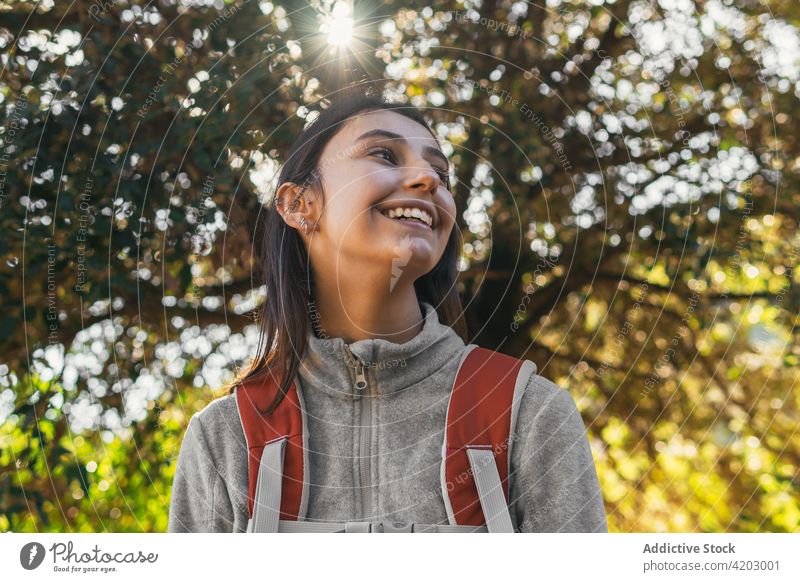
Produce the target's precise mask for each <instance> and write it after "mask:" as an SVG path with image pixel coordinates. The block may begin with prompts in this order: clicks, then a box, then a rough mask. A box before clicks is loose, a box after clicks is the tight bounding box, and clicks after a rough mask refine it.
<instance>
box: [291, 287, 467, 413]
mask: <svg viewBox="0 0 800 582" xmlns="http://www.w3.org/2000/svg"><path fill="white" fill-rule="evenodd" d="M420 309H421V310H422V314H423V317H424V320H423V327H422V331H421V332H420V333H418V334H417V335H416V336H415V337H413V338H411V339H410V340H409V341H407V342H405V343H402V344H396V343H394V342H391V341H388V340H385V339H363V340H358V341H355V342H351V343H349V344H345V341H344V339H342V338H340V337H333V338H325V339H322V338H319V337H317V336H316V334H315V333H314V332H313V330H312V331H310V332H309V334H308V347H307V349H306V352H305V354H304V357H303V360H302V362H301V365H300V370H299V376H300V379H301V381H302V382H303V384H304V385H308V386H310V387H311V388H312V389H318V390H321V391H323V392H326V393H329V394H331V395H336V396H341V397H351V398H352V397H353V396H354V395H355V394H356V393H357V392H359V393H360V392H361V391H359V390H357V389H356V388H355V378H356V370H355V366H354V364H353V363H352V361H351V360H350V356H349V354H348V353H347V349H346V346H347V347H349V348H350V352H352V354H353V355H354V356H357V357H358V358H359V359H360V360H361V361H362V362H363V363H364V373H365V374H366V377H367V382H368V387H367V389H366V390H364V391H363V393H370V394H373V395H374V394H390V393H393V392H396V391H398V390H403V389H405V388H409V387H412V386H415V385H417V384H418V383H420V382H423V381H425V380H426V379H429V378H430V377H431V376H433V375H434V374H435V373H436V372H437V371H438V370H440V369H441V368H442V367H443V366H444V365H445V364H446V363H447V362H451V361H452V360H453V359H455V358H460V357H461V355H462V353H463V350H464V349H465V345H464V342H463V340H462V339H461V338H460V337H459V335H458V334H457V333H456V332H455V331H454V330H453V329H452V328H451V327H450V326H448V325H445V324H443V323H441V322H440V321H439V316H438V314H437V312H436V309H434V307H433V306H432V305H430V304H429V303H426V302H424V301H421V302H420Z"/></svg>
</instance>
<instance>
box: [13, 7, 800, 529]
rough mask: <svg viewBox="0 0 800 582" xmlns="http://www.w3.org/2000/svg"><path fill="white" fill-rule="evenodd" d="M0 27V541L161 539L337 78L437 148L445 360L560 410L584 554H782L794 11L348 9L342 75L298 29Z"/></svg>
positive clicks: (216, 18) (156, 13)
mask: <svg viewBox="0 0 800 582" xmlns="http://www.w3.org/2000/svg"><path fill="white" fill-rule="evenodd" d="M184 4H186V5H185V6H184ZM189 4H191V5H189ZM0 11H2V12H3V19H2V25H0V39H2V40H0V55H2V59H3V60H2V63H3V69H2V73H1V74H2V76H1V77H0V95H1V96H2V105H3V107H4V116H5V117H4V122H3V129H2V130H0V131H2V136H3V141H4V146H3V151H5V152H6V154H7V155H8V158H7V159H5V158H4V159H0V163H2V164H4V165H3V167H2V168H0V169H4V170H5V172H6V173H5V175H4V178H5V181H4V182H3V183H2V191H0V212H1V213H0V228H2V232H3V236H2V237H1V238H0V259H1V260H0V297H2V302H3V303H2V305H3V307H4V309H3V310H2V313H0V353H2V354H3V363H2V364H0V383H1V384H2V386H0V390H4V391H3V392H0V413H2V414H9V413H10V415H9V416H8V417H7V418H6V420H5V421H4V424H3V426H2V430H1V431H0V445H1V446H2V448H1V449H0V499H1V501H0V505H2V507H3V514H2V515H0V531H5V530H13V531H36V530H38V531H105V530H107V531H163V530H164V529H165V528H166V511H167V507H168V498H169V487H170V482H171V475H172V471H173V470H174V460H175V455H176V453H177V448H178V447H179V444H180V439H181V438H182V433H183V430H184V429H185V426H186V422H187V421H188V419H189V418H190V417H191V414H192V413H193V412H194V411H195V410H199V409H200V408H202V406H203V405H204V404H206V403H207V402H209V401H210V399H211V398H212V397H213V392H211V391H210V390H209V388H208V387H209V386H211V387H214V388H216V387H217V386H219V385H221V384H222V383H224V381H225V380H226V379H227V378H229V377H231V376H232V374H233V372H234V370H235V367H236V366H238V365H241V363H242V362H244V361H245V360H246V358H247V355H248V353H250V352H251V349H252V346H253V343H254V336H253V329H252V326H251V325H250V324H251V323H252V316H253V309H254V308H255V307H256V306H257V305H259V304H260V302H261V301H263V300H264V297H263V292H262V291H261V288H260V287H259V281H258V273H257V270H256V269H255V265H256V264H257V261H258V257H257V256H256V255H255V254H254V250H253V241H254V240H255V238H256V237H257V234H258V233H257V231H256V221H257V220H258V216H259V212H260V211H261V209H262V208H263V204H264V203H265V202H268V194H269V192H270V183H271V182H270V180H271V178H272V177H273V176H274V174H275V170H276V168H277V165H278V164H279V163H280V155H281V154H282V153H283V152H285V151H286V148H287V146H288V145H289V144H290V143H291V141H292V139H293V137H294V136H295V135H296V134H297V132H298V131H299V130H300V129H301V128H302V126H303V124H304V123H305V122H306V118H307V116H308V113H309V111H311V110H313V109H314V108H315V107H316V103H317V101H318V100H319V99H320V98H322V97H324V96H329V95H333V94H335V92H336V90H337V89H339V88H341V87H343V86H345V85H347V84H349V83H352V82H355V81H359V80H361V79H362V78H364V79H377V80H380V82H378V83H377V84H378V86H380V87H382V88H384V89H385V90H386V92H387V94H390V95H392V96H394V97H395V98H397V99H404V100H407V101H408V102H409V103H411V104H413V105H415V106H420V107H425V108H427V113H428V115H429V116H430V118H431V119H432V120H433V121H434V122H435V124H436V128H437V131H438V132H439V133H440V135H441V137H442V139H443V140H445V141H446V147H447V153H448V154H449V157H450V159H451V161H452V164H453V166H454V168H455V178H456V182H457V188H456V194H457V197H458V200H459V205H460V206H459V207H460V208H463V209H464V212H463V214H462V215H461V216H459V227H460V228H461V230H462V232H463V235H464V250H463V259H464V260H463V263H464V269H463V272H462V276H461V280H460V283H459V284H460V288H461V290H462V292H463V295H464V298H465V305H467V306H468V308H467V315H468V319H469V322H470V324H471V328H472V331H473V334H474V340H473V341H474V342H475V343H479V344H481V345H485V346H487V347H491V348H496V349H500V350H502V351H504V352H507V353H511V354H514V355H516V356H519V357H526V358H529V359H531V360H533V361H535V362H537V364H538V366H539V369H540V373H542V374H543V375H546V376H548V377H550V378H552V379H553V380H555V381H557V382H558V383H560V384H561V385H562V386H564V387H565V388H568V389H569V390H570V391H571V392H572V394H573V395H574V396H575V397H576V399H577V400H578V402H579V405H580V407H581V409H582V412H583V413H584V417H585V419H586V423H587V426H588V429H589V434H590V439H591V442H592V446H593V450H594V452H595V455H596V459H597V463H598V470H599V474H600V479H601V484H602V487H603V491H604V495H605V499H606V509H607V513H608V516H609V524H610V527H611V528H612V529H613V530H615V531H759V530H768V531H796V530H797V524H798V523H800V501H799V500H798V498H799V497H800V495H798V492H800V473H799V471H800V436H798V434H797V425H798V421H799V420H800V417H799V416H798V407H800V396H799V395H798V391H797V389H796V387H795V386H796V382H797V377H798V362H800V342H798V341H797V340H798V328H797V323H798V319H797V314H798V313H800V291H798V282H800V280H799V279H798V277H799V276H800V275H798V273H797V271H796V270H795V265H796V263H797V257H798V250H800V237H798V233H797V221H798V208H799V207H800V206H799V203H800V194H798V193H799V192H800V188H798V177H799V176H800V146H798V142H797V139H798V138H797V134H796V132H795V131H794V130H792V127H794V126H793V123H792V119H793V112H794V111H795V109H796V108H797V99H798V96H800V65H799V64H798V59H799V58H800V57H798V50H797V49H798V47H800V42H798V40H797V39H798V31H797V26H798V22H799V21H800V8H799V7H798V5H797V4H796V3H793V2H790V1H789V0H783V1H775V0H773V1H769V2H766V1H765V2H757V1H756V0H740V1H737V2H733V1H732V0H706V1H704V2H700V1H698V2H689V1H680V0H661V1H659V2H644V1H640V0H616V1H615V2H611V1H608V2H600V1H597V0H592V1H589V0H561V1H559V0H549V1H548V2H546V3H545V2H543V1H540V2H539V1H537V2H530V3H519V2H510V1H501V2H498V1H492V0H484V1H483V2H477V1H473V0H465V1H463V2H454V1H445V2H439V3H437V4H436V5H435V7H432V6H427V4H426V3H424V2H416V1H411V2H403V3H392V2H389V3H384V4H381V6H380V8H375V7H374V6H368V5H367V4H363V5H359V4H356V14H357V16H358V18H359V20H358V22H357V26H356V32H355V37H354V40H353V42H352V43H351V45H350V50H349V52H348V51H343V52H336V51H331V50H329V47H328V46H327V45H326V44H325V39H324V38H322V39H321V38H320V35H319V33H318V29H319V24H320V22H319V15H320V13H323V12H326V11H330V6H329V5H328V4H327V3H326V2H311V3H300V2H286V3H282V4H280V5H273V4H272V3H269V2H266V1H260V2H256V1H242V0H240V1H235V2H226V3H225V4H224V5H223V4H222V3H217V4H214V5H213V6H212V5H211V4H208V5H201V3H182V4H181V5H176V4H175V3H174V2H159V3H140V2H135V3H132V4H130V5H129V3H128V2H113V3H112V2H106V3H98V2H88V1H85V0H81V1H76V2H73V3H52V2H50V3H45V2H39V3H34V2H14V3H3V2H0ZM4 160H5V161H4ZM3 407H4V408H3ZM90 467H91V468H90Z"/></svg>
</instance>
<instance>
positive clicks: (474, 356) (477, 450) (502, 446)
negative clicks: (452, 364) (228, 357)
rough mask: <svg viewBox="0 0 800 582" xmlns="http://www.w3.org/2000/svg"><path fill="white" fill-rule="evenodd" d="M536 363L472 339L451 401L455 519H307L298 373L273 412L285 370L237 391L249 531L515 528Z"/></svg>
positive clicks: (449, 493) (450, 478)
mask: <svg viewBox="0 0 800 582" xmlns="http://www.w3.org/2000/svg"><path fill="white" fill-rule="evenodd" d="M535 372H536V364H534V363H533V362H531V361H530V360H520V359H518V358H514V357H512V356H508V355H506V354H501V353H499V352H495V351H493V350H489V349H486V348H481V347H479V346H476V345H474V344H469V345H468V346H467V349H466V350H465V353H464V355H463V356H462V359H461V362H460V364H459V367H458V372H457V373H456V378H455V381H454V383H453V388H452V390H451V392H450V400H449V402H448V407H447V417H446V427H445V431H444V442H443V443H442V461H441V466H440V467H441V468H440V476H441V477H440V479H441V485H442V498H443V500H444V504H445V507H446V510H447V516H448V521H449V525H446V524H420V523H410V522H402V521H383V522H356V521H350V522H344V523H341V522H339V523H336V522H313V521H305V515H306V509H307V505H308V467H309V464H308V448H307V446H306V445H307V440H306V439H307V436H308V430H307V427H306V419H305V410H304V405H303V399H302V395H301V393H300V391H299V390H298V388H297V379H296V378H295V379H294V381H293V382H292V384H291V386H290V388H289V389H288V391H287V393H286V395H285V397H284V398H283V400H282V401H281V403H280V404H279V405H278V406H277V408H276V409H275V410H274V411H273V412H272V413H271V414H270V415H269V416H266V415H264V414H263V413H262V412H261V411H263V410H265V409H266V408H267V407H268V405H269V404H270V402H272V400H273V398H274V397H275V395H276V393H277V390H278V387H279V383H278V381H277V378H278V377H279V376H278V375H271V376H270V378H268V379H267V380H256V381H247V382H244V383H242V384H240V385H239V386H237V387H236V389H235V394H236V403H237V409H238V411H239V417H240V420H241V423H242V429H243V430H244V435H245V439H246V441H247V450H248V464H247V467H248V484H249V486H248V518H249V519H248V522H247V532H248V533H257V532H387V533H388V532H432V533H437V532H440V533H472V532H490V533H494V532H513V531H514V530H513V526H512V523H511V517H510V514H509V509H508V472H509V459H510V458H511V455H510V453H511V445H512V444H513V443H512V440H513V439H512V437H511V435H513V434H514V432H513V430H514V425H515V424H516V415H517V410H518V409H519V402H520V399H521V397H522V394H523V392H524V390H525V387H526V385H527V383H528V378H529V377H530V376H531V375H532V374H534V373H535Z"/></svg>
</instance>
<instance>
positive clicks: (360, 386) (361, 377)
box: [344, 344, 367, 392]
mask: <svg viewBox="0 0 800 582" xmlns="http://www.w3.org/2000/svg"><path fill="white" fill-rule="evenodd" d="M344 349H345V350H346V351H347V353H348V354H349V356H350V363H351V364H352V365H353V367H354V368H355V371H356V390H358V391H359V392H360V391H362V390H364V389H366V388H367V375H366V374H365V373H364V363H363V362H362V361H361V360H360V359H359V357H358V356H356V355H355V354H354V353H353V352H351V351H350V346H348V345H347V344H344Z"/></svg>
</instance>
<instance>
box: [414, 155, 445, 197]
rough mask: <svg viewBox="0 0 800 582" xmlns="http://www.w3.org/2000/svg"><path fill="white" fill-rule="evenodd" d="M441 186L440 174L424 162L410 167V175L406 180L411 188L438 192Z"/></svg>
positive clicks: (433, 192) (432, 192)
mask: <svg viewBox="0 0 800 582" xmlns="http://www.w3.org/2000/svg"><path fill="white" fill-rule="evenodd" d="M438 187H439V174H437V173H436V171H435V170H434V169H433V168H431V167H430V166H427V165H426V164H425V163H424V162H422V163H418V164H415V165H413V166H410V167H409V177H408V179H407V180H406V188H408V189H410V190H422V191H425V192H430V193H431V194H435V193H436V189H437V188H438Z"/></svg>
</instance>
